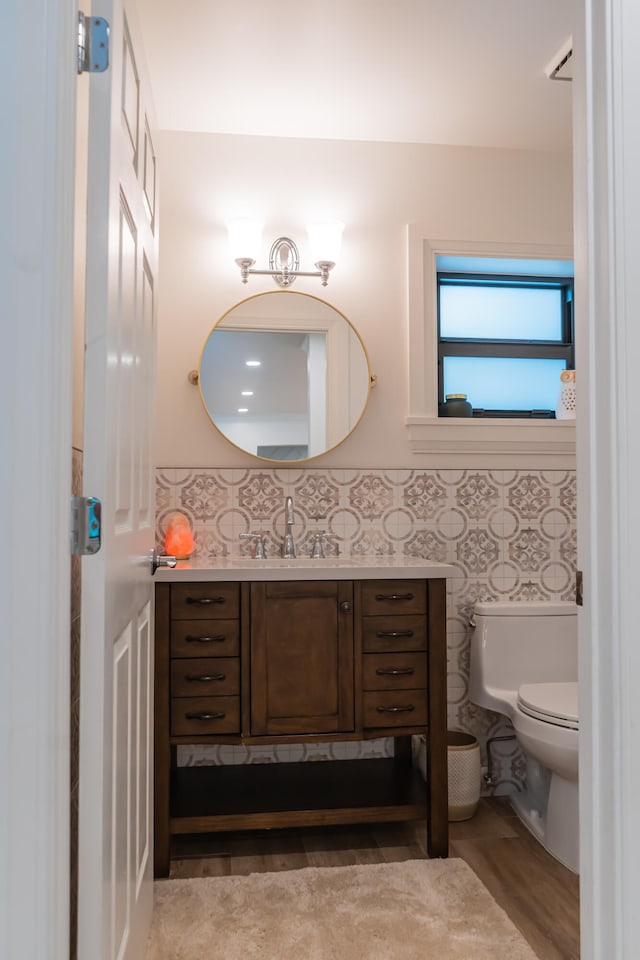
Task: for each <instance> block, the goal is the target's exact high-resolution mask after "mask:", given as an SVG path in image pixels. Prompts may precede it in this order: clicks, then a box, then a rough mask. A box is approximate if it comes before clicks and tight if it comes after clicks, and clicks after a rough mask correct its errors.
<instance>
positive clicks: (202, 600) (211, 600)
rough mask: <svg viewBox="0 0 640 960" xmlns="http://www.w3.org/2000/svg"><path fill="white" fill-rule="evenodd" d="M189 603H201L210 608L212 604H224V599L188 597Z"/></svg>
mask: <svg viewBox="0 0 640 960" xmlns="http://www.w3.org/2000/svg"><path fill="white" fill-rule="evenodd" d="M187 603H199V604H201V605H202V606H208V605H209V604H210V603H224V597H187Z"/></svg>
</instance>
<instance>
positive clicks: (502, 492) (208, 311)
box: [156, 132, 575, 790]
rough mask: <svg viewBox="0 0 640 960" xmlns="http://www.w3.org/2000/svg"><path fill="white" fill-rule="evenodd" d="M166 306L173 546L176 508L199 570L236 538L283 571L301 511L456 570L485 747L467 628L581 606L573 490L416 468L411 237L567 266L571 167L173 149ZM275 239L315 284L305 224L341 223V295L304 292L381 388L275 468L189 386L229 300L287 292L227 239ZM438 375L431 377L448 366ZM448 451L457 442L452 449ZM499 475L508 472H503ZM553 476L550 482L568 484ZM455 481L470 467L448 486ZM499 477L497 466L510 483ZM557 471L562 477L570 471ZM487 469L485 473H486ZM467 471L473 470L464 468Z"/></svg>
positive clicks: (364, 544)
mask: <svg viewBox="0 0 640 960" xmlns="http://www.w3.org/2000/svg"><path fill="white" fill-rule="evenodd" d="M157 147H158V156H159V170H160V211H161V220H160V222H161V229H160V277H161V285H160V287H159V290H158V308H159V309H158V365H157V370H158V401H157V444H156V449H157V454H156V463H157V465H158V473H157V495H158V542H159V547H162V546H163V544H162V534H163V529H164V526H163V525H164V522H165V521H166V518H167V516H168V514H169V513H170V512H171V511H172V510H175V509H179V510H181V511H183V512H185V513H186V514H187V516H189V518H190V520H191V522H192V524H193V526H194V530H195V533H196V551H197V554H198V555H200V556H219V555H227V554H229V555H234V554H235V555H237V554H238V553H240V552H241V551H242V550H243V549H246V547H244V546H242V547H241V542H240V541H239V538H238V537H239V533H240V532H247V531H249V530H254V529H261V530H264V531H265V532H266V533H267V539H268V543H269V548H270V552H271V555H272V556H273V555H275V554H276V551H277V549H278V540H279V537H280V535H281V532H282V522H283V502H284V497H285V495H287V494H289V493H290V494H291V495H292V496H293V497H294V499H295V502H296V516H297V527H296V537H297V542H298V547H299V551H300V552H304V551H306V550H308V545H309V539H310V535H311V532H312V531H313V530H316V529H326V530H328V531H329V532H330V533H332V534H334V535H335V537H336V540H335V541H334V544H335V548H336V549H337V550H339V552H340V553H341V554H344V555H348V554H350V553H356V554H382V555H387V554H390V555H397V554H405V553H406V554H408V555H411V556H418V557H429V558H434V559H442V560H446V561H448V562H450V563H452V564H453V566H454V571H455V572H454V575H453V576H452V577H451V579H450V581H449V595H448V624H447V631H448V647H449V649H448V700H449V724H450V726H453V727H458V728H463V729H465V730H469V731H471V732H472V733H474V734H476V735H477V736H479V737H480V739H481V741H482V743H483V745H484V743H485V741H486V737H487V736H492V735H496V734H498V733H504V732H505V730H506V723H505V721H504V720H503V719H502V718H500V717H498V716H496V715H493V714H489V713H486V712H485V711H483V710H481V709H479V708H476V707H474V706H473V705H472V704H471V703H470V702H469V699H468V694H467V689H468V674H469V644H468V641H469V636H468V626H467V616H468V614H469V613H470V611H471V609H472V606H473V603H474V601H475V600H476V599H477V598H482V599H488V598H499V597H505V598H515V599H528V598H531V597H533V598H537V597H541V598H556V597H569V596H571V593H572V583H573V571H574V568H575V475H574V471H573V470H572V469H569V470H567V469H566V467H567V466H568V465H569V466H572V463H571V462H570V463H569V464H567V462H566V458H565V459H564V460H563V461H562V463H560V462H558V461H554V459H553V457H546V458H545V459H541V460H540V462H538V461H537V460H534V461H533V466H534V467H535V469H531V466H532V460H531V458H529V459H528V460H527V461H526V462H525V461H522V462H518V461H517V459H515V460H513V461H512V462H511V463H510V464H509V466H510V467H512V469H509V470H505V469H491V466H492V464H491V463H488V464H487V463H486V462H484V461H483V462H482V465H483V467H484V468H485V469H481V470H480V469H476V465H477V463H478V462H479V461H478V460H477V459H476V461H475V463H474V460H473V458H472V455H471V454H470V456H469V462H468V463H463V464H462V466H463V468H462V469H459V467H460V461H459V460H457V461H452V460H451V459H449V460H448V459H447V455H446V453H441V454H439V455H437V456H435V455H428V454H417V453H415V452H414V451H413V450H412V448H411V446H410V444H409V439H408V436H407V427H406V425H405V418H406V417H407V415H408V412H409V410H408V386H407V371H408V356H409V350H410V344H409V340H408V302H407V248H406V226H407V224H409V223H420V224H423V225H425V228H426V230H427V235H428V236H430V238H431V239H433V240H441V241H452V242H460V241H467V242H469V241H471V242H473V241H476V242H487V241H490V242H496V243H510V244H511V243H513V244H522V245H523V246H524V247H526V246H527V245H538V244H540V245H554V246H564V247H565V248H568V249H569V250H570V249H571V242H572V208H571V194H572V182H571V157H570V156H569V155H561V154H553V153H530V152H523V151H508V150H489V149H476V148H463V147H445V146H433V145H424V144H398V143H366V142H353V141H329V140H322V141H308V140H289V139H276V138H265V137H239V136H222V135H210V134H195V133H188V132H162V133H161V134H160V136H159V140H158V144H157ZM242 215H251V216H256V217H259V218H262V219H263V220H264V222H265V230H264V235H263V241H264V250H263V252H262V257H261V260H262V263H259V264H257V265H258V266H261V265H266V262H267V255H268V249H269V246H270V244H271V242H272V241H273V240H274V239H275V238H276V237H278V236H282V235H289V236H291V237H292V238H293V239H294V240H295V241H296V242H297V243H298V245H299V247H300V253H301V260H302V267H303V268H305V267H306V268H309V267H310V264H309V263H308V262H307V263H305V260H307V261H308V256H307V252H306V242H305V238H306V224H307V223H308V222H309V221H310V220H313V219H321V218H335V219H341V220H343V221H344V222H345V224H346V226H345V232H344V241H343V251H342V255H341V257H340V261H339V262H338V264H337V266H336V267H335V269H334V270H333V272H332V274H331V277H330V280H329V285H328V286H327V287H326V288H323V287H322V286H321V285H320V283H319V281H318V280H316V279H303V278H299V279H298V280H296V285H295V287H294V289H295V290H302V291H304V292H308V293H313V294H315V295H316V296H320V297H322V298H324V299H326V300H328V301H329V302H330V303H332V304H333V305H334V306H335V307H337V308H338V309H339V310H340V311H341V312H342V313H344V314H345V315H346V316H347V317H348V318H349V319H350V320H351V322H352V323H353V324H354V326H355V327H356V329H357V330H358V332H359V333H360V335H361V336H362V338H363V340H364V343H365V345H366V347H367V350H368V353H369V357H370V362H371V367H372V370H373V372H375V373H376V374H377V376H378V383H377V386H376V387H375V389H374V390H372V392H371V396H370V400H369V404H368V407H367V410H366V412H365V415H364V417H363V419H362V421H361V423H360V424H359V426H358V428H357V430H356V431H355V433H354V434H353V435H352V436H351V437H350V438H349V439H348V440H347V441H346V442H345V443H343V444H342V445H341V446H340V447H338V448H337V449H335V450H333V451H332V452H331V453H330V454H326V455H324V456H322V457H318V458H316V459H314V460H313V461H311V462H310V463H309V465H308V466H307V467H305V468H297V467H290V468H282V469H271V468H270V467H269V466H260V465H259V462H258V461H256V460H255V459H254V458H252V457H249V456H247V455H245V454H243V453H242V452H240V451H238V450H236V449H235V448H233V447H232V446H231V445H230V444H228V443H227V442H226V441H225V440H224V439H223V438H222V437H221V436H220V435H219V434H218V432H217V431H216V430H215V429H214V428H213V427H212V426H211V424H210V422H209V419H208V417H207V415H206V414H205V412H204V410H203V408H202V404H201V402H200V397H199V393H198V390H197V388H194V387H193V386H192V385H191V384H190V383H189V382H188V381H187V375H188V373H189V371H190V370H192V369H195V368H197V366H198V362H199V356H200V350H201V348H202V344H203V342H204V340H205V338H206V337H207V335H208V333H209V331H210V329H211V327H212V326H213V324H214V323H215V322H216V321H217V319H218V318H219V317H220V316H221V315H222V314H223V313H224V312H226V311H227V310H228V309H229V308H230V307H231V306H232V305H233V304H234V303H236V302H237V301H239V300H241V299H243V298H244V297H246V296H249V295H252V294H255V293H259V292H261V291H262V290H272V289H274V284H273V281H272V280H271V278H268V277H267V278H265V277H251V278H250V280H249V282H248V284H247V285H246V286H243V285H242V283H241V282H240V278H239V271H238V268H237V267H236V265H235V264H234V263H233V262H232V261H230V257H229V254H228V250H227V232H226V226H225V225H226V222H227V221H228V220H230V219H232V218H234V217H237V216H242ZM434 362H435V360H434ZM445 446H446V445H445ZM503 465H504V461H500V466H503ZM554 465H555V468H554ZM453 466H455V467H456V468H457V469H455V470H454V469H451V467H453ZM497 466H498V461H497V460H496V467H497ZM560 466H561V467H562V469H559V467H560ZM487 467H488V468H489V469H486V468H487ZM465 468H466V469H465ZM496 747H497V748H498V749H496V759H497V770H496V775H497V780H498V782H499V787H498V789H500V790H508V789H513V788H514V786H515V785H516V784H517V783H519V782H520V780H521V778H522V775H523V769H522V763H521V758H520V754H519V753H518V751H517V749H516V747H515V744H514V743H513V742H512V741H506V742H503V743H500V744H497V745H496ZM354 750H355V751H356V753H358V752H359V754H362V753H364V752H367V753H374V754H375V753H384V752H386V751H387V750H388V744H386V743H385V742H384V741H375V742H373V743H368V744H366V745H364V744H363V745H360V746H357V747H355V748H354V746H353V745H340V744H336V745H330V744H328V745H321V746H319V747H316V748H313V749H312V748H309V747H307V748H301V747H296V746H287V747H282V748H277V749H275V750H274V749H269V750H267V749H265V750H264V751H262V750H258V751H255V750H254V751H251V753H249V751H246V750H243V749H242V748H239V747H219V748H207V749H205V748H201V749H199V750H197V749H195V748H194V749H191V748H189V749H187V748H183V749H181V760H180V762H183V763H199V762H211V760H212V759H213V760H215V761H216V762H219V761H225V762H226V761H228V760H231V761H233V762H247V761H251V762H256V761H258V762H260V761H266V760H276V759H281V760H286V759H294V758H296V757H297V756H298V755H299V754H300V751H302V753H303V754H304V755H305V756H309V758H313V757H314V756H320V757H322V756H332V757H340V756H345V755H353V752H354Z"/></svg>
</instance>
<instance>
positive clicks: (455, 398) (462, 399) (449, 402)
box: [440, 393, 473, 417]
mask: <svg viewBox="0 0 640 960" xmlns="http://www.w3.org/2000/svg"><path fill="white" fill-rule="evenodd" d="M440 416H441V417H472V416H473V407H472V406H471V404H470V403H469V401H468V400H467V395H466V393H448V394H447V395H446V397H445V398H444V403H442V404H440Z"/></svg>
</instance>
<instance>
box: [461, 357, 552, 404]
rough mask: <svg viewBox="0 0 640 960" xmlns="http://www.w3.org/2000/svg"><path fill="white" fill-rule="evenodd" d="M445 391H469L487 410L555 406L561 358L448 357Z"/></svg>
mask: <svg viewBox="0 0 640 960" xmlns="http://www.w3.org/2000/svg"><path fill="white" fill-rule="evenodd" d="M443 364H444V394H445V396H446V394H448V393H466V394H467V397H468V400H469V403H470V404H471V405H472V406H473V407H479V408H482V409H485V410H555V407H556V402H557V399H558V395H559V393H560V374H561V372H562V371H563V370H564V369H565V368H566V363H565V361H564V360H560V359H529V358H519V357H444V359H443Z"/></svg>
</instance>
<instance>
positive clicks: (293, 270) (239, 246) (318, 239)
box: [227, 218, 344, 287]
mask: <svg viewBox="0 0 640 960" xmlns="http://www.w3.org/2000/svg"><path fill="white" fill-rule="evenodd" d="M227 229H228V231H229V246H230V248H231V255H232V257H233V259H234V260H235V262H236V263H237V264H238V266H239V267H240V277H241V279H242V282H243V283H246V282H247V280H248V279H249V275H250V274H258V275H260V276H267V277H273V279H274V281H275V283H277V284H278V285H279V286H281V287H290V286H291V284H292V283H293V282H294V280H295V278H296V277H321V278H322V286H323V287H326V285H327V283H328V280H329V272H330V271H331V270H333V268H334V267H335V265H336V262H337V260H338V256H339V254H340V244H341V242H342V231H343V230H344V223H340V222H338V221H330V222H324V223H311V224H309V226H308V227H307V234H308V238H309V248H310V251H311V258H312V260H313V262H314V264H315V266H316V268H317V269H316V271H315V272H314V271H311V272H307V271H304V270H299V269H298V267H299V266H300V254H299V253H298V248H297V246H296V245H295V243H294V242H293V240H290V239H289V237H278V239H277V240H274V242H273V244H272V246H271V250H270V251H269V270H252V269H251V268H252V267H253V265H254V263H255V262H256V258H257V256H258V252H259V250H260V243H261V239H262V223H260V221H258V220H249V219H246V218H241V219H238V220H232V221H231V223H229V224H227Z"/></svg>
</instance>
